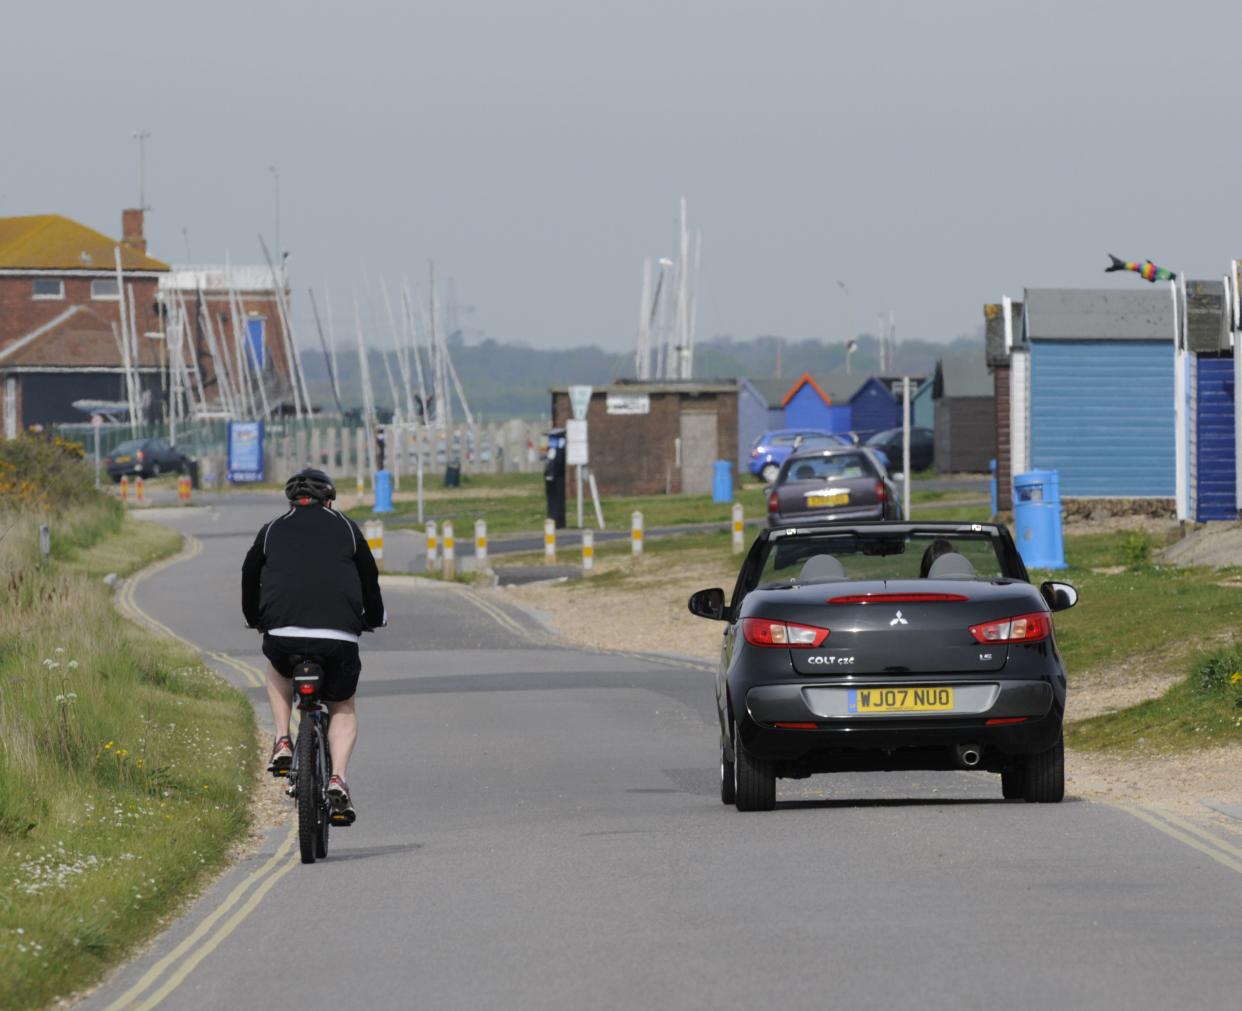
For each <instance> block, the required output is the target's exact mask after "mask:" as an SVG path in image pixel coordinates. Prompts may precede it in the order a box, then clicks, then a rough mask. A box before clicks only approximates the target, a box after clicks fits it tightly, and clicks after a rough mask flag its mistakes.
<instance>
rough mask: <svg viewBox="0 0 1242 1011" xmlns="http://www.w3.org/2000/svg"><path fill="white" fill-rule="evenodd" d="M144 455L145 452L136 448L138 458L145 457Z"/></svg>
mask: <svg viewBox="0 0 1242 1011" xmlns="http://www.w3.org/2000/svg"><path fill="white" fill-rule="evenodd" d="M146 455H147V454H146V453H144V452H143V451H142V450H141V449H140V450H138V459H139V460H143V459H146Z"/></svg>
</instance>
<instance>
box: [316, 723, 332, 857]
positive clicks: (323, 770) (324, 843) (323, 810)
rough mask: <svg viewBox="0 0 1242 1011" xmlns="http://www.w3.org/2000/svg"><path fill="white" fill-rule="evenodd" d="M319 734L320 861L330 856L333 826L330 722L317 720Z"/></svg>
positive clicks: (317, 837)
mask: <svg viewBox="0 0 1242 1011" xmlns="http://www.w3.org/2000/svg"><path fill="white" fill-rule="evenodd" d="M315 725H316V727H317V728H318V732H317V733H316V735H315V736H316V738H317V740H318V743H319V749H318V750H319V771H318V776H319V783H320V787H321V789H320V791H319V794H318V797H317V800H318V807H317V810H318V811H319V832H318V834H316V836H315V856H317V857H318V858H319V859H320V860H322V859H323V858H324V857H326V856H327V855H328V829H329V828H330V827H331V826H332V813H331V812H330V811H329V810H328V802H327V796H328V795H327V792H326V791H327V787H328V780H329V779H331V778H332V755H331V754H330V753H329V752H328V721H327V720H326V719H325V720H323V721H322V722H320V721H318V720H316V722H315Z"/></svg>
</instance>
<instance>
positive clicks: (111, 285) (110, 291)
mask: <svg viewBox="0 0 1242 1011" xmlns="http://www.w3.org/2000/svg"><path fill="white" fill-rule="evenodd" d="M117 290H118V289H117V286H116V278H115V277H97V278H95V279H94V280H93V281H91V298H93V299H95V300H96V301H98V302H102V301H104V300H106V299H117V298H119V297H120V296H119V295H118V294H117Z"/></svg>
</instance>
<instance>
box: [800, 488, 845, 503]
mask: <svg viewBox="0 0 1242 1011" xmlns="http://www.w3.org/2000/svg"><path fill="white" fill-rule="evenodd" d="M849 500H850V493H849V492H848V491H833V492H821V493H820V494H818V495H808V496H807V497H806V504H807V505H809V506H839V505H845V504H847V503H848V502H849Z"/></svg>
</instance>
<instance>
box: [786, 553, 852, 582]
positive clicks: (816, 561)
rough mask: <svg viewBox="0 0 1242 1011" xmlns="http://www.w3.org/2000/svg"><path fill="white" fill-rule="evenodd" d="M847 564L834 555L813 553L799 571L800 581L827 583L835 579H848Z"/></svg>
mask: <svg viewBox="0 0 1242 1011" xmlns="http://www.w3.org/2000/svg"><path fill="white" fill-rule="evenodd" d="M847 578H849V577H848V576H846V574H845V566H844V565H842V564H841V562H840V561H839V560H838V559H837V558H836V557H834V556H833V555H812V556H811V557H810V558H808V559H807V560H806V561H805V562H804V563H803V564H802V571H801V572H799V573H798V582H800V583H826V582H829V581H830V580H834V579H847Z"/></svg>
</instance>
